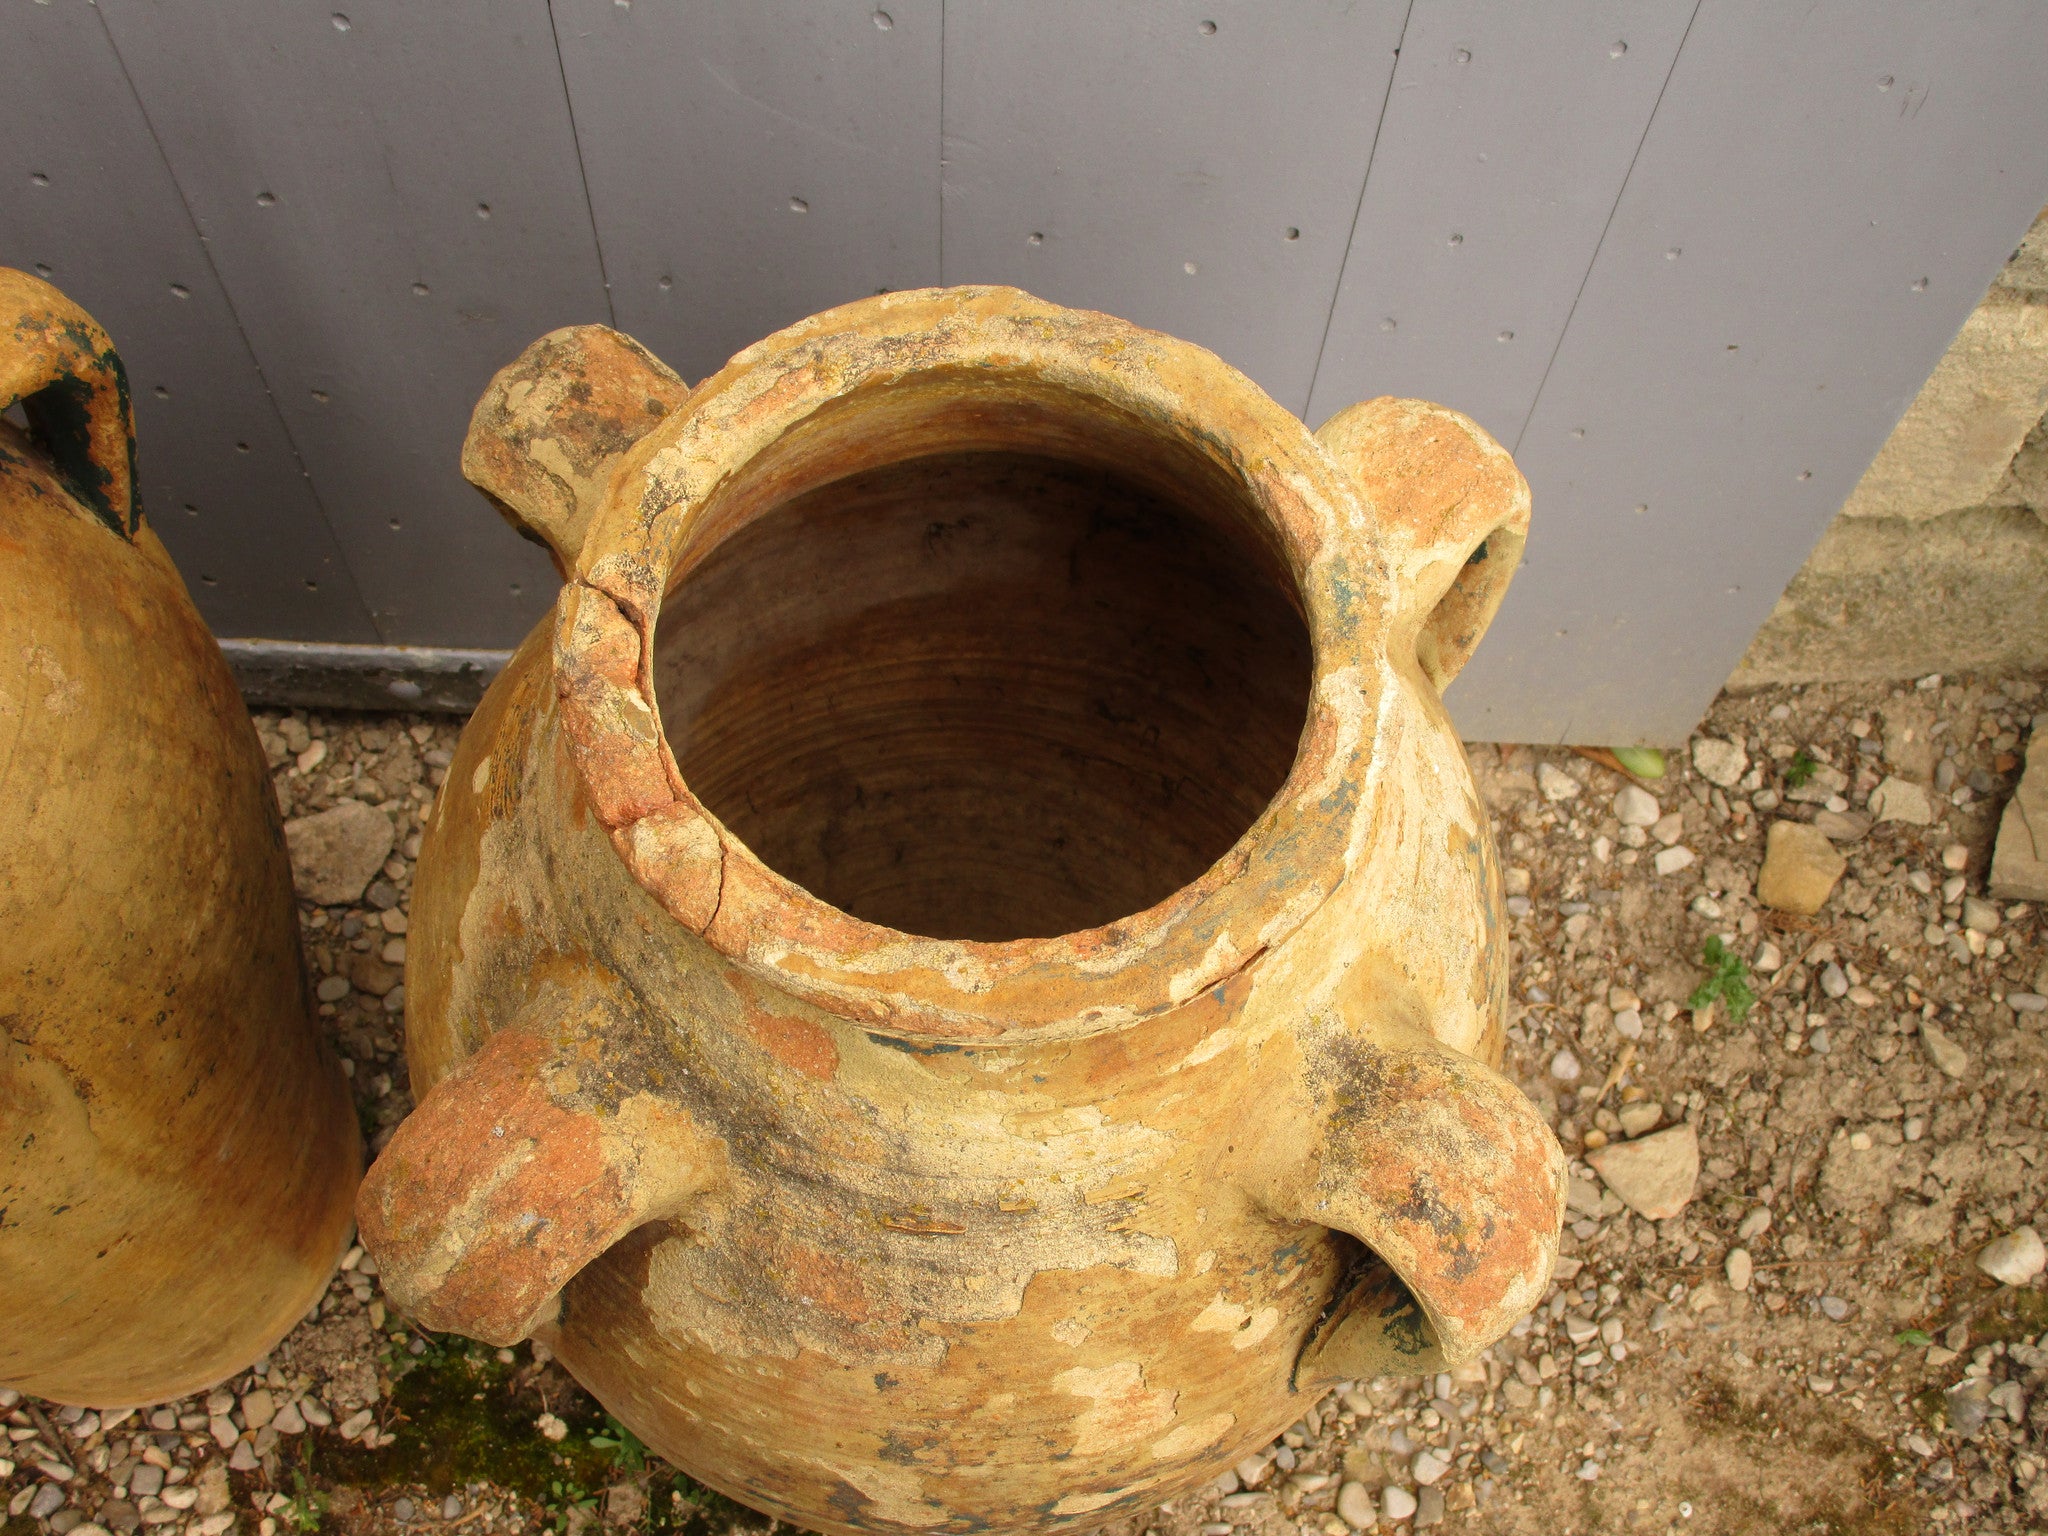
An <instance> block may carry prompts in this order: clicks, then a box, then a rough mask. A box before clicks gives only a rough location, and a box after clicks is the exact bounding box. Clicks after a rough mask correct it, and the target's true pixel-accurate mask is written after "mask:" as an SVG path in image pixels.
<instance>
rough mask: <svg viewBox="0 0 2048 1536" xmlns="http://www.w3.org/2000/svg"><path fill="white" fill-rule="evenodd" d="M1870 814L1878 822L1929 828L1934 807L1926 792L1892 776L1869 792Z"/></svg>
mask: <svg viewBox="0 0 2048 1536" xmlns="http://www.w3.org/2000/svg"><path fill="white" fill-rule="evenodd" d="M1870 814H1871V815H1873V816H1875V817H1876V818H1877V819H1878V820H1879V821H1897V822H1903V823H1905V824H1906V825H1907V826H1910V827H1925V826H1931V825H1932V824H1933V822H1934V807H1933V806H1932V805H1930V804H1929V803H1928V800H1927V791H1926V790H1924V789H1922V788H1921V787H1920V786H1919V785H1918V784H1915V783H1914V782H1913V781H1912V780H1911V779H1902V778H1899V777H1897V776H1896V775H1894V776H1893V777H1891V778H1888V779H1886V780H1885V781H1884V782H1883V783H1882V784H1880V785H1878V786H1877V788H1875V789H1873V790H1872V791H1871V792H1870Z"/></svg>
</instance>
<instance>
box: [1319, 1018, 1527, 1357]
mask: <svg viewBox="0 0 2048 1536" xmlns="http://www.w3.org/2000/svg"><path fill="white" fill-rule="evenodd" d="M1332 1056H1333V1060H1332V1062H1331V1063H1329V1064H1328V1070H1326V1071H1324V1072H1323V1073H1322V1074H1321V1076H1322V1077H1323V1078H1324V1080H1325V1081H1326V1082H1331V1083H1334V1084H1335V1087H1334V1090H1333V1093H1334V1097H1333V1101H1332V1105H1331V1110H1330V1114H1329V1119H1328V1121H1327V1124H1326V1127H1325V1134H1324V1140H1323V1144H1322V1145H1321V1147H1320V1148H1319V1149H1317V1151H1316V1155H1315V1156H1313V1157H1312V1158H1311V1159H1310V1161H1309V1162H1308V1164H1307V1165H1306V1167H1307V1168H1308V1169H1310V1170H1312V1171H1311V1174H1310V1189H1309V1191H1308V1192H1307V1193H1306V1194H1305V1195H1301V1194H1297V1195H1296V1196H1295V1202H1294V1203H1295V1205H1296V1209H1297V1212H1298V1213H1299V1214H1301V1215H1303V1216H1306V1217H1307V1218H1308V1219H1310V1220H1314V1221H1317V1222H1320V1223H1321V1224H1323V1225H1324V1226H1328V1227H1331V1228H1334V1229H1337V1230H1339V1231H1343V1232H1348V1233H1349V1234H1350V1235H1351V1236H1353V1237H1355V1238H1357V1239H1358V1241H1359V1242H1360V1243H1362V1244H1363V1245H1364V1247H1365V1249H1366V1255H1365V1256H1364V1257H1363V1259H1362V1262H1361V1265H1360V1267H1359V1269H1358V1270H1357V1271H1356V1272H1355V1275H1354V1279H1353V1283H1352V1285H1351V1287H1350V1288H1349V1290H1347V1291H1346V1292H1345V1293H1344V1294H1343V1295H1342V1296H1340V1297H1339V1298H1338V1300H1337V1302H1336V1304H1335V1305H1334V1306H1333V1307H1332V1309H1331V1311H1330V1313H1329V1314H1328V1316H1327V1317H1326V1318H1325V1319H1324V1321H1323V1324H1322V1325H1321V1327H1320V1328H1319V1329H1318V1330H1317V1332H1316V1333H1315V1335H1314V1336H1313V1337H1311V1339H1310V1340H1309V1341H1308V1343H1307V1344H1306V1345H1305V1346H1304V1348H1303V1350H1302V1354H1301V1358H1300V1360H1299V1361H1298V1362H1297V1364H1296V1367H1295V1379H1296V1384H1297V1385H1299V1386H1302V1387H1309V1386H1313V1385H1315V1384H1318V1383H1328V1382H1333V1381H1340V1380H1344V1379H1347V1378H1348V1379H1354V1380H1355V1379H1360V1378H1365V1377H1371V1376H1378V1375H1383V1374H1388V1373H1396V1372H1398V1373H1412V1372H1417V1371H1433V1370H1439V1369H1443V1368H1445V1367H1448V1366H1454V1365H1460V1364H1463V1363H1464V1362H1465V1361H1467V1360H1470V1359H1471V1358H1472V1357H1473V1356H1475V1355H1477V1354H1478V1353H1479V1351H1481V1350H1482V1349H1484V1348H1486V1346H1487V1345H1489V1344H1491V1343H1493V1341H1494V1340H1496V1339H1498V1338H1499V1337H1500V1336H1501V1335H1502V1334H1504V1333H1506V1332H1507V1331H1508V1329H1509V1328H1510V1327H1512V1326H1513V1325H1514V1323H1515V1320H1516V1319H1517V1318H1519V1317H1521V1316H1523V1315H1524V1314H1525V1313H1527V1312H1528V1311H1529V1310H1530V1309H1531V1308H1532V1307H1534V1306H1535V1305H1536V1303H1537V1302H1538V1301H1540V1300H1542V1298H1543V1294H1544V1292H1545V1291H1546V1290H1547V1289H1548V1287H1549V1285H1550V1276H1551V1271H1552V1270H1553V1269H1554V1268H1555V1267H1556V1264H1557V1245H1558V1238H1559V1234H1560V1233H1561V1231H1562V1229H1563V1226H1564V1209H1565V1207H1564V1197H1565V1189H1566V1180H1565V1161H1564V1152H1563V1150H1562V1149H1561V1148H1560V1147H1559V1146H1558V1144H1557V1138H1556V1137H1555V1136H1553V1135H1552V1134H1551V1132H1550V1127H1549V1126H1547V1125H1545V1124H1544V1122H1543V1119H1542V1117H1541V1116H1540V1115H1538V1114H1537V1112H1536V1108H1535V1106H1534V1105H1532V1104H1531V1103H1530V1102H1529V1101H1528V1099H1526V1098H1525V1097H1523V1095H1522V1093H1521V1092H1520V1090H1518V1089H1517V1088H1516V1087H1515V1086H1514V1084H1512V1083H1510V1082H1508V1081H1507V1079H1505V1078H1503V1077H1502V1076H1501V1075H1500V1074H1499V1073H1497V1072H1495V1071H1493V1070H1492V1069H1491V1068H1489V1067H1486V1066H1484V1065H1483V1064H1481V1063H1480V1062H1477V1061H1474V1060H1473V1059H1472V1058H1470V1057H1469V1056H1465V1055H1462V1054H1461V1053H1459V1052H1457V1051H1454V1050H1452V1049H1450V1048H1449V1047H1448V1046H1444V1045H1441V1044H1439V1043H1438V1042H1436V1041H1434V1040H1430V1039H1428V1038H1427V1037H1423V1036H1419V1035H1418V1036H1414V1037H1412V1038H1411V1039H1409V1040H1406V1041H1404V1043H1403V1045H1402V1047H1401V1048H1400V1049H1393V1050H1389V1049H1384V1048H1382V1047H1380V1046H1377V1045H1373V1044H1370V1043H1368V1042H1366V1041H1363V1040H1360V1039H1358V1038H1356V1037H1350V1038H1346V1039H1345V1040H1343V1041H1342V1042H1341V1044H1340V1045H1339V1046H1338V1047H1336V1048H1335V1049H1334V1050H1333V1052H1332Z"/></svg>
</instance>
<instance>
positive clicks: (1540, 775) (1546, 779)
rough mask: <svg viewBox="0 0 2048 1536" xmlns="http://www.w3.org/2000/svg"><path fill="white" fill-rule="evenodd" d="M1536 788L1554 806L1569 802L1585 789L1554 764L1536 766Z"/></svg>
mask: <svg viewBox="0 0 2048 1536" xmlns="http://www.w3.org/2000/svg"><path fill="white" fill-rule="evenodd" d="M1536 788H1537V789H1538V790H1539V791H1541V792H1542V795H1543V798H1544V799H1546V800H1548V801H1550V802H1551V803H1552V804H1555V803H1557V802H1558V801H1560V800H1569V799H1571V798H1573V797H1574V796H1575V795H1577V794H1578V792H1579V791H1580V790H1581V789H1582V788H1584V786H1583V785H1581V784H1580V783H1579V781H1578V780H1577V779H1575V778H1573V777H1572V776H1571V775H1570V774H1568V773H1566V772H1565V771H1564V770H1563V769H1562V768H1559V767H1558V766H1557V765H1556V764H1554V763H1538V764H1537V765H1536Z"/></svg>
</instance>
